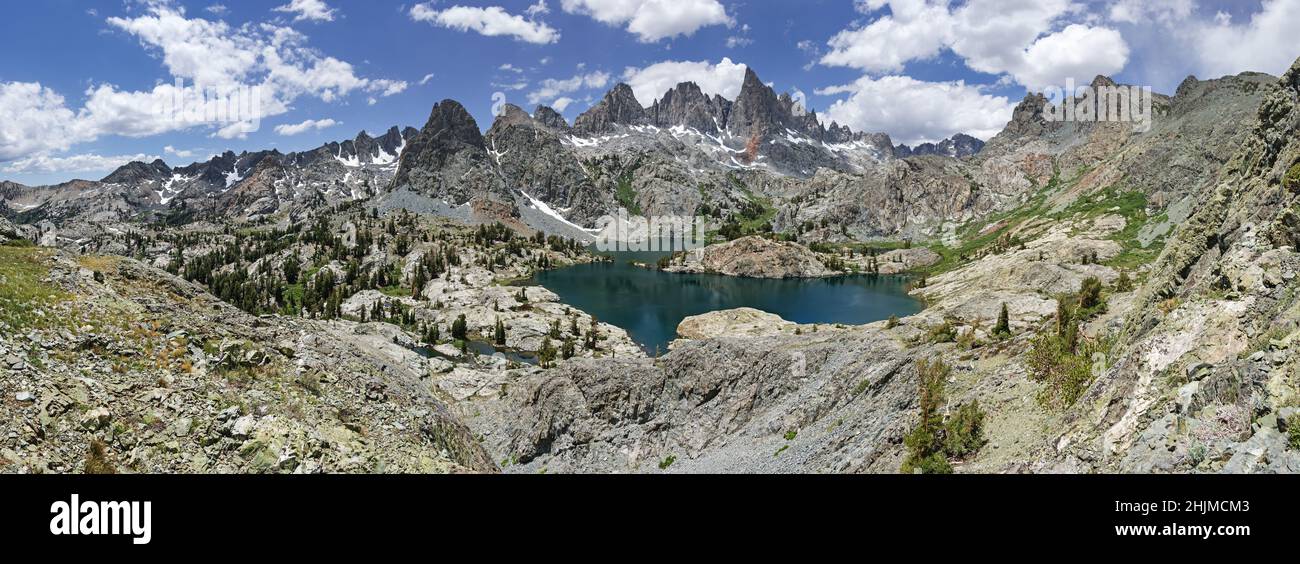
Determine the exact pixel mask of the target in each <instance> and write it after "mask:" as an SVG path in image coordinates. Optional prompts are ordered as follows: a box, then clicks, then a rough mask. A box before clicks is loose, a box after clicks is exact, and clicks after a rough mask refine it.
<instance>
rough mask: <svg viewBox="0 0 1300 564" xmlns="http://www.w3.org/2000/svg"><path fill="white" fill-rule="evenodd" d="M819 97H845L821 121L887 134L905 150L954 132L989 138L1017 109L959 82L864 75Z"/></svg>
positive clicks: (996, 97)
mask: <svg viewBox="0 0 1300 564" xmlns="http://www.w3.org/2000/svg"><path fill="white" fill-rule="evenodd" d="M817 94H820V95H824V96H832V95H839V94H847V95H848V97H847V98H844V99H841V100H839V101H836V102H835V103H834V104H832V105H831V107H830V108H828V109H827V110H826V112H825V114H824V115H823V116H822V121H823V122H826V123H829V122H831V121H835V122H838V123H839V124H840V125H847V126H849V127H850V128H852V129H853V130H854V131H879V132H885V133H888V134H889V135H890V137H891V138H892V139H893V140H894V142H896V143H906V144H909V145H911V144H917V143H925V142H935V141H940V140H943V139H946V138H948V137H951V136H952V135H954V134H957V133H966V134H968V135H971V136H974V137H978V138H980V139H989V138H990V137H993V136H994V135H996V134H997V133H998V132H999V131H1001V130H1002V128H1003V127H1005V126H1006V124H1007V122H1009V121H1011V112H1012V110H1014V109H1015V103H1014V102H1012V101H1011V100H1008V99H1007V98H1005V97H1002V96H992V95H989V94H986V93H984V92H983V91H981V90H980V88H978V87H976V86H972V85H969V84H966V83H964V82H962V81H953V82H924V81H920V80H916V79H914V78H912V77H909V76H884V77H880V78H871V77H867V76H864V77H862V78H860V79H858V80H857V81H856V82H854V83H852V84H847V85H843V86H834V87H830V88H824V89H821V90H818V91H817Z"/></svg>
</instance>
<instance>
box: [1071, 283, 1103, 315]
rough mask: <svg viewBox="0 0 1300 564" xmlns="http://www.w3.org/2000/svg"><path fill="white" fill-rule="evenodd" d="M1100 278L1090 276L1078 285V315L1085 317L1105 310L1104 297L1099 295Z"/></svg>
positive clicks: (1100, 288) (1100, 287)
mask: <svg viewBox="0 0 1300 564" xmlns="http://www.w3.org/2000/svg"><path fill="white" fill-rule="evenodd" d="M1101 290H1102V284H1101V280H1100V279H1098V278H1097V277H1096V276H1090V277H1088V278H1087V279H1085V280H1084V281H1083V284H1082V286H1080V287H1079V298H1078V304H1079V317H1080V318H1082V319H1087V318H1089V317H1092V316H1093V315H1095V314H1098V313H1105V312H1106V299H1105V298H1104V297H1102V295H1101Z"/></svg>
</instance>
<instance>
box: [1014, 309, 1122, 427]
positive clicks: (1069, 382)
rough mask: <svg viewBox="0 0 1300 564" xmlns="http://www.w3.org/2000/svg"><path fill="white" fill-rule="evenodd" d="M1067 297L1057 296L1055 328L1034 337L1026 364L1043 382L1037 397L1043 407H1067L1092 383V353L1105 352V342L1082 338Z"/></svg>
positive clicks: (1031, 377)
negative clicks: (1081, 341)
mask: <svg viewBox="0 0 1300 564" xmlns="http://www.w3.org/2000/svg"><path fill="white" fill-rule="evenodd" d="M1068 303H1069V302H1068V301H1067V300H1065V299H1061V300H1058V305H1057V310H1056V331H1055V332H1050V331H1044V332H1042V333H1039V334H1038V336H1036V337H1034V340H1033V341H1032V342H1031V343H1030V347H1029V352H1028V353H1027V354H1026V355H1025V364H1026V365H1027V367H1028V368H1029V379H1030V380H1033V381H1035V382H1039V383H1042V384H1043V388H1042V389H1040V390H1039V394H1038V400H1039V402H1040V403H1042V404H1043V406H1044V407H1048V408H1057V409H1061V408H1065V407H1069V406H1071V405H1074V402H1075V401H1077V400H1078V399H1079V396H1082V395H1083V392H1084V391H1085V390H1087V389H1088V385H1090V384H1092V380H1093V377H1094V376H1095V375H1094V374H1093V366H1092V357H1093V356H1094V355H1095V354H1098V353H1102V354H1104V353H1105V352H1106V344H1105V343H1103V342H1095V341H1088V342H1084V343H1082V344H1081V343H1080V342H1079V326H1078V321H1076V319H1075V317H1074V314H1073V311H1072V310H1071V308H1070V307H1069V305H1068Z"/></svg>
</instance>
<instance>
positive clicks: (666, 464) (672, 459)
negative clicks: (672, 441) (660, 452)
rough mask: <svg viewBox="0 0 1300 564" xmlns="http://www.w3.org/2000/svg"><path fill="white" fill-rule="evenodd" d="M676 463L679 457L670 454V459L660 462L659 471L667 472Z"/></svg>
mask: <svg viewBox="0 0 1300 564" xmlns="http://www.w3.org/2000/svg"><path fill="white" fill-rule="evenodd" d="M674 462H677V457H676V456H673V455H671V454H670V455H668V458H665V459H663V460H661V461H659V469H660V470H667V469H668V467H669V466H672V465H673V463H674Z"/></svg>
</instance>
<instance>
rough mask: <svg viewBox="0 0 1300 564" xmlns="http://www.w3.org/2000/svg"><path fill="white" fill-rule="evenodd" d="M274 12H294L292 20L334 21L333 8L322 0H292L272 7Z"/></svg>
mask: <svg viewBox="0 0 1300 564" xmlns="http://www.w3.org/2000/svg"><path fill="white" fill-rule="evenodd" d="M273 10H274V11H276V12H287V13H291V14H296V15H295V16H294V18H293V21H295V22H300V21H303V20H310V21H314V22H332V21H334V12H335V10H334V9H333V8H330V7H329V5H328V4H326V3H325V2H323V1H322V0H292V1H291V2H289V3H288V4H285V5H283V6H278V7H276V8H273Z"/></svg>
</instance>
